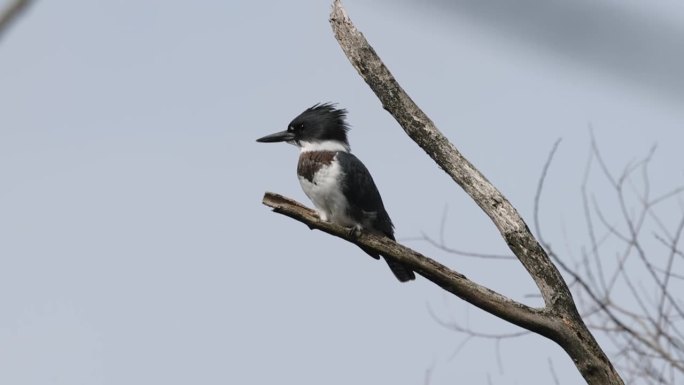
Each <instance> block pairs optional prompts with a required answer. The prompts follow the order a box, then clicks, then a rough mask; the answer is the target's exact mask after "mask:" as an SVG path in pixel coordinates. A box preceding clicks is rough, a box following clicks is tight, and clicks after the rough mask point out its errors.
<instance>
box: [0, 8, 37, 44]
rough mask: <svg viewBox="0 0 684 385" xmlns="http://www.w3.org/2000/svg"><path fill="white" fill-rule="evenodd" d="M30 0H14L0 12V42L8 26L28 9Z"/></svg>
mask: <svg viewBox="0 0 684 385" xmlns="http://www.w3.org/2000/svg"><path fill="white" fill-rule="evenodd" d="M30 4H31V0H16V1H14V2H12V3H10V4H9V5H8V6H7V7H5V9H4V10H2V12H0V40H2V36H3V34H4V33H5V32H6V31H7V29H8V28H9V26H10V25H11V24H12V23H13V22H14V21H15V20H16V19H17V18H18V17H19V16H20V15H21V14H22V13H23V12H24V11H25V10H26V9H27V8H28V6H29V5H30Z"/></svg>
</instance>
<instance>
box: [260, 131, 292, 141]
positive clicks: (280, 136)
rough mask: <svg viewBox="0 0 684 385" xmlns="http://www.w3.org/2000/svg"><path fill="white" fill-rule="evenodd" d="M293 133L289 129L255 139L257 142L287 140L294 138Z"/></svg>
mask: <svg viewBox="0 0 684 385" xmlns="http://www.w3.org/2000/svg"><path fill="white" fill-rule="evenodd" d="M294 138H295V135H294V134H293V133H292V132H290V131H280V132H276V133H275V134H271V135H266V136H264V137H263V138H259V139H257V140H256V141H257V142H259V143H275V142H288V141H290V140H294Z"/></svg>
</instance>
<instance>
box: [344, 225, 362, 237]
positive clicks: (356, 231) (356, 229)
mask: <svg viewBox="0 0 684 385" xmlns="http://www.w3.org/2000/svg"><path fill="white" fill-rule="evenodd" d="M361 232H362V230H361V226H352V227H350V228H349V229H347V234H348V235H349V237H350V238H358V237H359V236H360V235H361Z"/></svg>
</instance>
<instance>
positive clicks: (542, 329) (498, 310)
mask: <svg viewBox="0 0 684 385" xmlns="http://www.w3.org/2000/svg"><path fill="white" fill-rule="evenodd" d="M263 204H265V205H266V206H269V207H271V208H273V211H275V212H277V213H279V214H283V215H286V216H288V217H290V218H293V219H296V220H298V221H300V222H302V223H304V224H306V225H307V226H309V228H310V229H316V230H321V231H324V232H326V233H328V234H331V235H334V236H337V237H340V238H342V239H345V240H347V241H349V242H352V243H355V244H357V245H359V246H364V248H368V249H371V250H374V251H377V252H379V253H380V254H382V255H383V256H385V257H387V258H392V259H395V260H396V261H397V262H401V263H402V264H405V265H406V266H409V267H411V268H412V269H413V270H414V271H415V272H416V273H418V274H420V275H422V276H423V277H425V278H427V279H429V280H430V281H432V282H434V283H436V284H437V285H439V286H440V287H442V288H443V289H445V290H447V291H449V292H450V293H453V294H455V295H457V296H458V297H460V298H463V299H464V300H466V301H468V302H470V303H471V304H473V305H475V306H477V307H479V308H481V309H482V310H485V311H487V312H489V313H492V314H494V315H496V316H497V317H500V318H503V319H505V320H507V321H509V322H511V323H514V324H516V325H518V326H520V327H523V328H525V329H528V330H532V331H534V332H537V333H540V334H542V335H550V334H557V331H556V329H557V328H560V327H561V325H560V324H559V323H558V321H557V320H554V319H553V318H551V317H550V316H549V315H548V314H547V313H546V311H545V310H543V309H534V308H531V307H529V306H527V305H524V304H521V303H519V302H516V301H513V300H511V299H509V298H507V297H505V296H503V295H501V294H499V293H497V292H495V291H493V290H490V289H488V288H486V287H484V286H482V285H479V284H477V283H475V282H473V281H471V280H469V279H468V278H466V277H465V276H464V275H463V274H460V273H458V272H455V271H453V270H451V269H449V268H448V267H446V266H444V265H442V264H441V263H439V262H437V261H434V260H432V259H430V258H428V257H425V256H424V255H422V254H420V253H418V252H416V251H414V250H412V249H409V248H408V247H406V246H403V245H401V244H398V243H396V242H394V241H392V240H391V239H389V238H385V237H378V236H375V235H372V234H368V233H362V234H360V235H358V236H356V235H354V234H350V231H349V229H347V228H345V227H342V226H339V225H336V224H334V223H331V222H325V221H322V220H321V219H320V218H319V217H318V214H316V212H315V211H313V210H311V209H309V208H307V207H305V206H303V205H301V204H300V203H298V202H296V201H294V200H291V199H289V198H286V197H283V196H282V195H278V194H273V193H266V194H265V195H264V199H263Z"/></svg>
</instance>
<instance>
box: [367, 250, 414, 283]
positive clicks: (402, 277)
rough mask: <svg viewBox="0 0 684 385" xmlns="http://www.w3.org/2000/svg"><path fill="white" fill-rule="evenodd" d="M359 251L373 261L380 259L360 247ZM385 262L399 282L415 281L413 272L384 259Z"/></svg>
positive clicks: (375, 254)
mask: <svg viewBox="0 0 684 385" xmlns="http://www.w3.org/2000/svg"><path fill="white" fill-rule="evenodd" d="M359 247H361V246H359ZM361 250H363V251H365V252H366V254H368V255H370V256H371V257H373V258H375V259H380V254H378V253H376V252H375V251H372V250H370V249H367V248H365V247H361ZM385 262H387V266H389V268H390V270H392V273H394V276H395V277H397V279H398V280H399V282H407V281H412V280H414V279H416V274H415V273H414V272H413V270H411V269H409V268H408V267H406V266H404V265H402V264H401V263H399V262H394V261H392V260H390V259H387V258H385Z"/></svg>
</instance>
